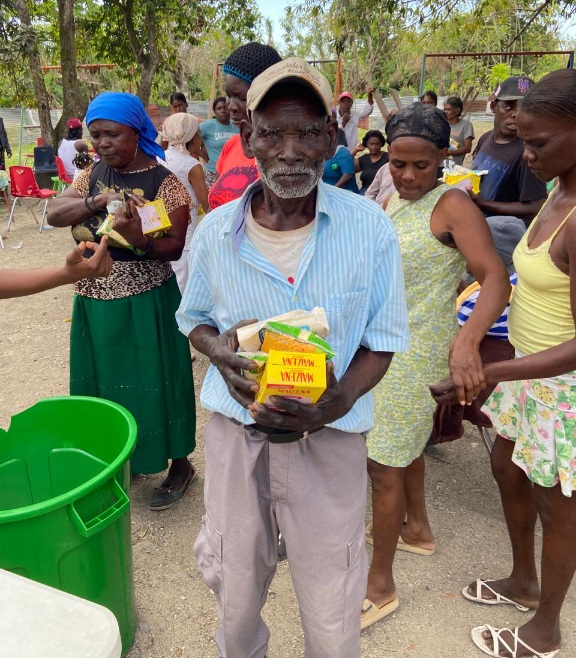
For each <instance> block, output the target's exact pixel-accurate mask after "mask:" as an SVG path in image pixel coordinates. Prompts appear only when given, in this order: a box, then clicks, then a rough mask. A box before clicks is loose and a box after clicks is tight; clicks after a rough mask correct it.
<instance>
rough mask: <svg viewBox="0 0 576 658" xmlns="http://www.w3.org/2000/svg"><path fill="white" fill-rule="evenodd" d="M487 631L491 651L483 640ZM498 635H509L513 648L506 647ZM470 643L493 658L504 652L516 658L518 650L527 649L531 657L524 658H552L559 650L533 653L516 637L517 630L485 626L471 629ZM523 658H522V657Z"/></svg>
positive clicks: (511, 657) (533, 651)
mask: <svg viewBox="0 0 576 658" xmlns="http://www.w3.org/2000/svg"><path fill="white" fill-rule="evenodd" d="M486 631H488V632H489V633H490V635H491V636H492V642H493V643H494V646H493V648H492V649H490V648H489V647H488V645H487V644H486V639H485V638H484V633H485V632H486ZM500 633H510V634H511V635H512V638H513V639H514V646H513V647H511V646H510V645H508V644H507V643H506V642H505V641H504V640H503V639H502V638H501V637H500ZM472 642H474V644H475V645H476V646H477V647H478V648H479V649H480V651H482V652H483V653H485V654H486V655H487V656H492V657H493V658H500V652H501V651H503V650H506V651H508V652H509V653H510V658H518V650H519V649H522V648H524V649H528V651H530V653H531V655H530V656H527V657H526V658H554V656H557V655H558V653H559V652H560V649H555V650H554V651H548V652H547V653H540V652H538V651H535V650H534V649H533V648H532V647H530V646H528V645H527V644H526V642H524V641H523V640H521V639H520V638H519V637H518V628H514V629H513V630H512V629H510V628H494V627H493V626H490V625H488V624H486V626H476V628H473V629H472ZM522 658H524V657H522Z"/></svg>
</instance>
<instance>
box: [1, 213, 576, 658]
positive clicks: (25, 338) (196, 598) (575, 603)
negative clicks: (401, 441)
mask: <svg viewBox="0 0 576 658" xmlns="http://www.w3.org/2000/svg"><path fill="white" fill-rule="evenodd" d="M16 218H17V222H16V225H15V226H14V228H13V229H12V230H11V231H10V233H9V236H8V239H7V240H6V241H5V247H6V248H5V249H4V250H0V267H1V268H11V267H26V268H29V267H44V266H46V267H48V266H57V265H60V264H61V263H62V262H63V260H64V256H65V254H66V253H67V251H68V250H69V249H70V248H71V247H72V240H71V238H70V234H69V231H67V230H58V229H54V230H52V231H46V232H43V233H42V234H40V233H39V232H38V230H37V226H36V224H35V223H34V219H33V217H32V216H31V215H30V214H29V213H27V212H25V211H23V210H18V211H17V215H16ZM6 219H7V214H6V211H5V210H4V207H3V204H1V203H0V226H2V227H5V225H6V224H5V222H6ZM3 235H5V231H3ZM71 303H72V291H71V289H70V287H63V288H59V289H57V290H53V291H49V292H45V293H42V294H40V295H36V296H34V297H28V298H23V299H15V300H4V301H0V427H7V426H8V425H9V422H10V417H11V416H12V415H13V414H16V413H17V412H19V411H21V410H23V409H26V408H27V407H29V406H30V405H32V404H34V402H36V401H37V400H39V399H41V398H44V397H49V396H55V395H66V394H67V392H68V338H69V330H70V323H69V320H70V313H71ZM206 366H207V364H206V360H205V359H204V358H202V357H201V358H199V359H197V360H196V362H195V363H194V373H195V381H196V387H197V393H198V391H199V390H200V385H201V382H202V379H203V377H204V374H205V372H206ZM206 418H207V414H206V412H204V411H203V410H201V409H199V413H198V448H197V450H196V452H195V454H194V455H193V456H192V460H193V462H194V464H195V466H196V467H197V468H198V470H199V478H198V479H197V480H196V482H195V483H194V484H193V485H192V486H191V488H190V489H189V491H188V493H187V495H186V497H185V498H184V499H183V500H182V502H181V503H180V504H179V505H178V506H177V507H176V508H175V509H172V510H168V511H166V512H152V511H150V510H149V509H148V508H147V505H146V503H147V500H148V498H149V496H150V494H151V492H152V490H153V488H154V487H156V486H158V484H159V483H160V482H161V480H162V477H163V476H162V474H158V475H154V476H147V477H144V478H138V479H136V480H135V484H134V486H133V489H132V492H131V497H132V538H133V546H134V565H135V578H136V597H137V606H138V615H139V631H138V635H137V638H136V643H135V645H134V647H133V649H132V650H131V652H130V654H129V656H130V658H174V657H182V658H210V657H212V656H216V655H217V654H216V648H215V645H214V643H213V640H212V635H213V633H214V631H215V629H216V610H215V604H214V599H213V597H212V595H211V593H210V592H209V591H208V589H207V588H206V587H205V586H204V584H203V582H202V579H201V577H200V574H199V572H198V570H197V568H196V564H195V562H194V558H193V555H192V546H193V543H194V539H195V537H196V535H197V532H198V529H199V526H200V518H201V515H202V513H203V502H202V482H203V442H202V429H203V427H204V425H205V422H206ZM427 465H428V481H427V491H428V500H429V507H430V510H429V511H430V516H431V520H432V523H433V527H434V529H435V531H436V533H437V536H438V542H439V547H438V551H437V553H436V555H434V556H433V557H431V558H426V557H418V556H414V555H409V554H403V553H399V554H398V556H397V560H396V575H397V580H396V582H397V586H398V593H399V597H400V602H401V605H400V608H399V609H398V611H397V612H396V613H395V614H394V615H393V616H391V617H390V618H388V619H387V620H386V621H384V622H381V623H379V624H377V625H375V626H374V627H372V628H371V629H368V630H367V631H366V632H365V633H364V634H363V638H362V649H363V652H362V655H363V656H364V658H400V657H401V658H407V657H410V658H468V657H470V658H474V657H475V656H480V655H482V654H481V653H480V652H479V651H478V650H477V649H476V648H475V647H474V646H473V645H472V642H471V640H470V629H471V628H472V627H473V626H477V625H479V624H485V623H489V624H492V625H495V626H502V625H506V626H517V625H520V624H522V623H524V622H525V621H526V619H527V617H528V618H529V615H526V614H523V613H520V612H518V611H516V610H515V609H512V608H511V607H510V606H507V607H492V608H486V607H483V606H479V605H475V604H473V603H469V602H467V601H465V600H464V599H463V598H462V596H461V594H460V590H461V589H462V587H463V586H464V585H465V584H467V583H469V582H471V581H472V580H474V579H475V578H477V577H478V576H482V577H488V578H499V577H502V576H504V575H506V574H507V573H508V571H509V569H510V554H509V553H510V551H509V544H508V539H507V533H506V528H505V524H504V520H503V517H502V511H501V507H500V501H499V496H498V493H497V490H496V487H495V484H494V482H493V480H492V477H491V474H490V467H489V463H488V456H487V453H486V450H485V449H484V447H483V445H482V443H481V442H480V439H479V436H478V433H477V432H476V431H475V430H474V429H473V428H470V429H469V430H468V431H467V433H466V436H465V438H463V439H462V440H460V441H457V442H455V443H454V444H450V445H445V446H442V447H439V448H434V449H432V450H431V451H430V452H429V453H428V455H427ZM538 545H540V541H539V542H538ZM288 550H289V549H288ZM575 615H576V598H575V596H574V588H572V590H571V591H570V593H569V595H568V597H567V601H566V605H565V606H564V612H563V629H564V647H563V653H562V655H565V656H575V655H576V628H575V625H574V623H573V621H572V619H573V618H574V616H575ZM264 618H265V620H266V622H267V623H268V624H269V626H270V629H271V633H272V636H271V641H270V649H269V651H268V657H269V658H293V657H294V658H298V657H299V656H301V655H302V653H303V643H302V634H301V631H300V625H299V618H298V605H297V602H296V598H295V596H294V592H293V590H292V586H291V581H290V570H289V566H288V564H287V563H286V562H284V563H281V564H280V565H279V566H278V570H277V574H276V577H275V579H274V581H273V582H272V586H271V589H270V592H269V597H268V604H267V605H266V608H265V610H264ZM229 658H234V657H233V656H232V657H229Z"/></svg>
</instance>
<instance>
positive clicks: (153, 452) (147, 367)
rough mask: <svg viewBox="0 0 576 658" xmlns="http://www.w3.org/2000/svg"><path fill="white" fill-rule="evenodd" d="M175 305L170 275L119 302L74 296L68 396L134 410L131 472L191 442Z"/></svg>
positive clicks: (187, 448) (186, 365) (158, 463)
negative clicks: (135, 432)
mask: <svg viewBox="0 0 576 658" xmlns="http://www.w3.org/2000/svg"><path fill="white" fill-rule="evenodd" d="M179 304H180V292H179V291H178V286H177V284H176V277H174V276H172V277H170V279H169V280H168V281H166V283H164V284H163V285H161V286H159V287H158V288H153V289H152V290H149V291H147V292H143V293H140V294H139V295H132V296H131V297H124V298H122V299H113V300H109V301H102V300H98V299H92V298H90V297H83V296H80V295H76V296H75V298H74V309H73V313H72V329H71V336H70V394H71V395H90V396H94V397H97V398H105V399H106V400H112V401H113V402H117V403H118V404H121V405H122V406H123V407H125V408H126V409H128V411H130V412H131V413H132V414H133V416H134V418H135V419H136V423H137V425H138V441H137V444H136V450H135V452H134V455H133V456H132V459H131V462H130V463H131V469H132V473H158V472H160V471H163V470H164V469H165V468H166V467H167V465H168V459H178V458H180V457H186V456H187V455H189V454H190V453H191V452H192V451H193V450H194V448H195V447H196V438H195V434H196V406H195V400H194V381H193V379H192V362H191V359H190V347H189V345H188V340H187V339H186V337H185V336H183V335H182V334H181V333H180V332H179V331H178V326H177V324H176V319H175V317H174V315H175V313H176V310H177V308H178V306H179ZM86 422H90V419H89V418H87V419H86Z"/></svg>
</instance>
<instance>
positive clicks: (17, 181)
mask: <svg viewBox="0 0 576 658" xmlns="http://www.w3.org/2000/svg"><path fill="white" fill-rule="evenodd" d="M10 194H11V195H12V198H13V199H14V201H13V202H12V209H11V210H10V217H8V228H7V230H8V231H9V230H10V226H11V224H12V218H13V217H14V209H15V208H16V202H17V201H18V199H41V200H43V201H45V203H44V209H43V211H42V220H41V221H40V228H39V230H40V231H41V230H42V228H43V227H44V220H45V219H46V211H47V209H48V199H49V198H50V197H53V196H56V194H58V193H57V192H56V191H55V190H48V189H41V188H39V187H38V183H37V182H36V177H35V176H34V171H33V170H32V168H31V167H21V166H16V167H10ZM32 213H33V214H34V218H35V219H36V221H38V219H37V218H36V213H34V209H32Z"/></svg>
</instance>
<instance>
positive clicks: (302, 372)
mask: <svg viewBox="0 0 576 658" xmlns="http://www.w3.org/2000/svg"><path fill="white" fill-rule="evenodd" d="M325 390H326V355H325V354H313V353H310V352H284V351H280V350H270V355H269V357H268V363H267V364H266V368H265V370H264V374H263V375H262V379H261V380H260V390H259V391H258V394H257V395H256V402H261V403H264V404H266V401H267V400H268V398H269V397H271V396H273V395H278V396H282V397H288V398H290V399H292V400H297V401H298V402H301V403H302V404H314V403H316V402H318V398H319V397H320V396H321V395H322V393H324V391H325Z"/></svg>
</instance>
